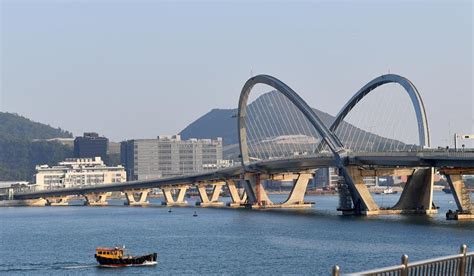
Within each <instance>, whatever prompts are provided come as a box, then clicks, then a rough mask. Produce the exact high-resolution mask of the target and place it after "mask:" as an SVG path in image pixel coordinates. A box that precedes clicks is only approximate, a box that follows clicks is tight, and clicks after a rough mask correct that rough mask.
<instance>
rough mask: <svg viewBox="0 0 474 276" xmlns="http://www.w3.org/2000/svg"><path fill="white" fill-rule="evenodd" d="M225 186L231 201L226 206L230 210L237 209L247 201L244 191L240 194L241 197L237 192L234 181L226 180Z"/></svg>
mask: <svg viewBox="0 0 474 276" xmlns="http://www.w3.org/2000/svg"><path fill="white" fill-rule="evenodd" d="M226 184H227V188H228V189H229V194H230V198H231V199H232V202H230V203H229V204H228V206H229V207H231V208H238V207H241V206H242V205H244V204H245V202H246V201H247V193H246V192H245V190H244V191H243V192H242V195H241V194H240V193H239V190H238V189H237V185H236V183H235V180H233V179H228V180H226Z"/></svg>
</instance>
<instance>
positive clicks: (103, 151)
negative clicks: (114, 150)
mask: <svg viewBox="0 0 474 276" xmlns="http://www.w3.org/2000/svg"><path fill="white" fill-rule="evenodd" d="M108 145H109V139H107V138H105V137H99V134H97V133H95V132H85V133H84V136H82V137H76V139H74V157H75V158H94V157H97V156H99V157H100V158H102V160H104V161H107V160H108V159H107V147H108Z"/></svg>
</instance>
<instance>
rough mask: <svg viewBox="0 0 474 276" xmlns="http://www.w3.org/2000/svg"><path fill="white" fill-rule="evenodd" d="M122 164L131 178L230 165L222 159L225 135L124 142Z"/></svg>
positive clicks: (185, 172) (199, 170)
mask: <svg viewBox="0 0 474 276" xmlns="http://www.w3.org/2000/svg"><path fill="white" fill-rule="evenodd" d="M120 155H121V158H120V159H121V163H122V164H123V165H124V166H125V168H126V170H127V175H128V179H129V180H144V179H152V178H160V177H168V176H177V175H186V174H192V173H198V172H203V171H207V170H215V169H218V168H221V167H227V166H229V162H226V160H222V138H217V139H216V140H211V139H189V140H181V136H180V135H172V136H169V135H167V136H163V135H161V136H158V137H157V139H136V140H128V141H124V142H122V143H121V147H120Z"/></svg>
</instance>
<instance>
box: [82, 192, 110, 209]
mask: <svg viewBox="0 0 474 276" xmlns="http://www.w3.org/2000/svg"><path fill="white" fill-rule="evenodd" d="M111 195H112V193H111V192H106V193H91V194H85V195H83V196H84V199H85V202H84V205H86V206H107V205H108V204H109V203H108V202H107V198H108V197H110V196H111Z"/></svg>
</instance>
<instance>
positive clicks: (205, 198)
mask: <svg viewBox="0 0 474 276" xmlns="http://www.w3.org/2000/svg"><path fill="white" fill-rule="evenodd" d="M224 184H225V182H218V183H216V184H211V185H212V186H213V188H212V192H211V198H210V199H209V195H208V194H207V190H206V185H205V184H198V185H197V188H198V192H199V198H200V200H201V201H198V202H196V206H200V207H222V206H224V202H222V201H219V197H220V194H221V192H222V186H224Z"/></svg>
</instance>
